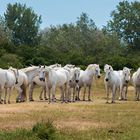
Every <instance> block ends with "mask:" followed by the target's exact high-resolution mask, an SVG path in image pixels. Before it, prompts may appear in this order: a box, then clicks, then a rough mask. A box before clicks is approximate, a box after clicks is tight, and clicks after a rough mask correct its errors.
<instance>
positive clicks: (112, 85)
mask: <svg viewBox="0 0 140 140" xmlns="http://www.w3.org/2000/svg"><path fill="white" fill-rule="evenodd" d="M107 67H108V68H107ZM104 71H105V78H104V84H105V88H106V94H107V102H106V103H108V100H109V89H111V90H112V102H111V103H114V102H115V101H114V100H115V94H116V90H117V88H119V87H120V75H119V73H118V71H114V70H113V68H112V67H111V66H109V65H108V66H107V65H105V66H104Z"/></svg>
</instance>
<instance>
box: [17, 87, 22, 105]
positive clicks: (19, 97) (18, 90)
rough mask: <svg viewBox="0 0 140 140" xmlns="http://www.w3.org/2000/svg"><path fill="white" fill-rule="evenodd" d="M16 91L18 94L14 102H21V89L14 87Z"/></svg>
mask: <svg viewBox="0 0 140 140" xmlns="http://www.w3.org/2000/svg"><path fill="white" fill-rule="evenodd" d="M16 90H17V92H18V96H17V98H16V102H17V103H18V102H21V101H22V89H21V88H20V87H16Z"/></svg>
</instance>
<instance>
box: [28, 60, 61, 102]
mask: <svg viewBox="0 0 140 140" xmlns="http://www.w3.org/2000/svg"><path fill="white" fill-rule="evenodd" d="M48 67H49V68H52V69H54V70H58V69H59V68H61V64H58V63H56V64H53V65H50V66H48ZM36 85H38V86H40V87H41V92H40V95H39V99H40V100H43V98H42V95H43V94H44V99H45V100H47V97H46V92H47V86H46V83H45V81H43V80H40V79H39V76H38V75H37V76H35V77H34V78H33V80H32V83H31V84H30V89H29V95H30V99H29V100H30V101H34V99H33V90H34V88H35V86H36Z"/></svg>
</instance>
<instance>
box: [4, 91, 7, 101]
mask: <svg viewBox="0 0 140 140" xmlns="http://www.w3.org/2000/svg"><path fill="white" fill-rule="evenodd" d="M6 97H7V88H5V96H4V104H6Z"/></svg>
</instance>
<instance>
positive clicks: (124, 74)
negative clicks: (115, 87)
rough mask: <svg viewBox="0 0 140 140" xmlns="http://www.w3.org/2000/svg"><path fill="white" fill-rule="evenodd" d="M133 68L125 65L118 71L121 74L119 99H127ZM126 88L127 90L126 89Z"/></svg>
mask: <svg viewBox="0 0 140 140" xmlns="http://www.w3.org/2000/svg"><path fill="white" fill-rule="evenodd" d="M130 71H131V69H129V68H127V67H124V68H123V70H120V71H118V72H119V74H120V98H119V100H127V97H126V96H127V90H128V84H129V81H130ZM124 89H125V90H124Z"/></svg>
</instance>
